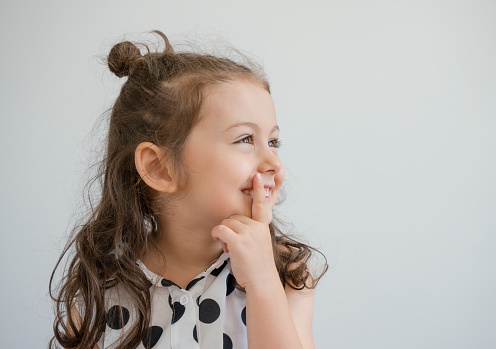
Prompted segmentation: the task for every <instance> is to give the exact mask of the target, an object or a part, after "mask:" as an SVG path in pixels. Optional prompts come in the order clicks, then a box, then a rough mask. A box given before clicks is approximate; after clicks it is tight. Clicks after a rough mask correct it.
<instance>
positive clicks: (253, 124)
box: [226, 122, 279, 133]
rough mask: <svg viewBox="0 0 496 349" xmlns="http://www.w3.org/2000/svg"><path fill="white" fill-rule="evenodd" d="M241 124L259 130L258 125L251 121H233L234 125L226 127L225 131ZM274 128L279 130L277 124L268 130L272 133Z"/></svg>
mask: <svg viewBox="0 0 496 349" xmlns="http://www.w3.org/2000/svg"><path fill="white" fill-rule="evenodd" d="M241 126H248V127H250V128H252V129H254V130H257V131H259V130H260V127H258V125H257V124H255V123H253V122H238V123H235V124H234V125H231V126H229V127H228V128H227V129H226V131H229V130H231V129H233V128H236V127H241ZM276 130H279V126H277V125H276V126H274V128H273V129H272V130H271V131H270V133H272V132H274V131H276Z"/></svg>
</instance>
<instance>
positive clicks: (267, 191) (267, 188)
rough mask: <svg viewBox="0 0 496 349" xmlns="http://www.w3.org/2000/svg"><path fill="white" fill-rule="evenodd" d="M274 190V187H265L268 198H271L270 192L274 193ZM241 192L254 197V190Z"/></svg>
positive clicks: (247, 189)
mask: <svg viewBox="0 0 496 349" xmlns="http://www.w3.org/2000/svg"><path fill="white" fill-rule="evenodd" d="M273 188H274V187H273V186H264V190H265V197H266V198H268V197H270V192H271V191H272V189H273ZM241 192H242V193H243V194H245V195H248V196H251V197H253V188H246V189H243V190H241Z"/></svg>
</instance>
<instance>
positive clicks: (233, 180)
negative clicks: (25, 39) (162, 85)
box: [183, 80, 284, 225]
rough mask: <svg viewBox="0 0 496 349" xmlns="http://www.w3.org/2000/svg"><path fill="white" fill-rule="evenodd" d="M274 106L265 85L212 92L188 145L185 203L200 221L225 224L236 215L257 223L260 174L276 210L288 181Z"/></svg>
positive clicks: (229, 86)
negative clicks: (256, 179)
mask: <svg viewBox="0 0 496 349" xmlns="http://www.w3.org/2000/svg"><path fill="white" fill-rule="evenodd" d="M278 137H279V128H278V127H277V121H276V114H275V109H274V103H273V102H272V98H271V96H270V94H269V93H268V92H267V91H266V90H265V89H263V88H262V87H261V86H260V85H257V84H254V83H252V82H247V81H242V80H239V81H235V82H230V83H223V84H221V85H218V86H213V87H211V88H208V89H207V91H206V98H205V100H204V103H203V106H202V113H201V116H200V121H199V123H198V124H197V125H196V126H195V127H194V128H193V130H192V131H191V133H190V135H189V136H188V139H187V141H186V148H185V152H184V158H183V161H184V165H185V167H186V170H187V172H188V187H189V189H188V192H187V195H186V197H185V198H184V199H185V200H187V201H188V202H187V203H186V204H187V205H188V207H189V209H190V210H191V212H192V213H194V214H195V217H197V218H200V219H202V220H204V222H205V223H207V222H209V223H211V224H214V225H216V224H219V223H220V222H221V221H222V220H223V219H226V218H228V217H230V216H231V215H234V214H241V215H245V216H247V217H251V206H252V200H253V199H252V196H251V195H252V194H253V193H252V192H250V191H249V190H250V189H251V188H252V181H253V176H254V175H255V174H256V173H257V172H259V173H260V174H261V175H262V179H263V182H264V186H265V187H266V188H269V196H268V197H267V207H268V210H269V211H270V212H269V217H270V219H272V206H273V205H274V203H275V202H276V199H277V195H278V194H279V190H280V188H281V185H282V182H283V180H284V169H283V167H282V164H281V161H280V160H279V158H278V156H277V148H276V146H277V140H278Z"/></svg>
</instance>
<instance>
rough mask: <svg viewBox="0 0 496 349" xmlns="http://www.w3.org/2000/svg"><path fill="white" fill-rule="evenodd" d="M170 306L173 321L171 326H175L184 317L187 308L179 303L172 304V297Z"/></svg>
mask: <svg viewBox="0 0 496 349" xmlns="http://www.w3.org/2000/svg"><path fill="white" fill-rule="evenodd" d="M169 306H170V307H171V309H172V321H171V324H175V323H176V322H178V321H179V319H180V318H182V317H183V315H184V312H185V311H186V307H185V306H184V305H182V304H181V303H179V302H174V304H172V297H171V296H170V295H169Z"/></svg>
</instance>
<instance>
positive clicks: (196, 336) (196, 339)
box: [193, 325, 198, 343]
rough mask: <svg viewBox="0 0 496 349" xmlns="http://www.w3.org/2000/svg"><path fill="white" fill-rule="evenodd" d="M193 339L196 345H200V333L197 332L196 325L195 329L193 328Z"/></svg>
mask: <svg viewBox="0 0 496 349" xmlns="http://www.w3.org/2000/svg"><path fill="white" fill-rule="evenodd" d="M193 339H194V340H195V342H196V343H198V333H197V332H196V325H195V328H193Z"/></svg>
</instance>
